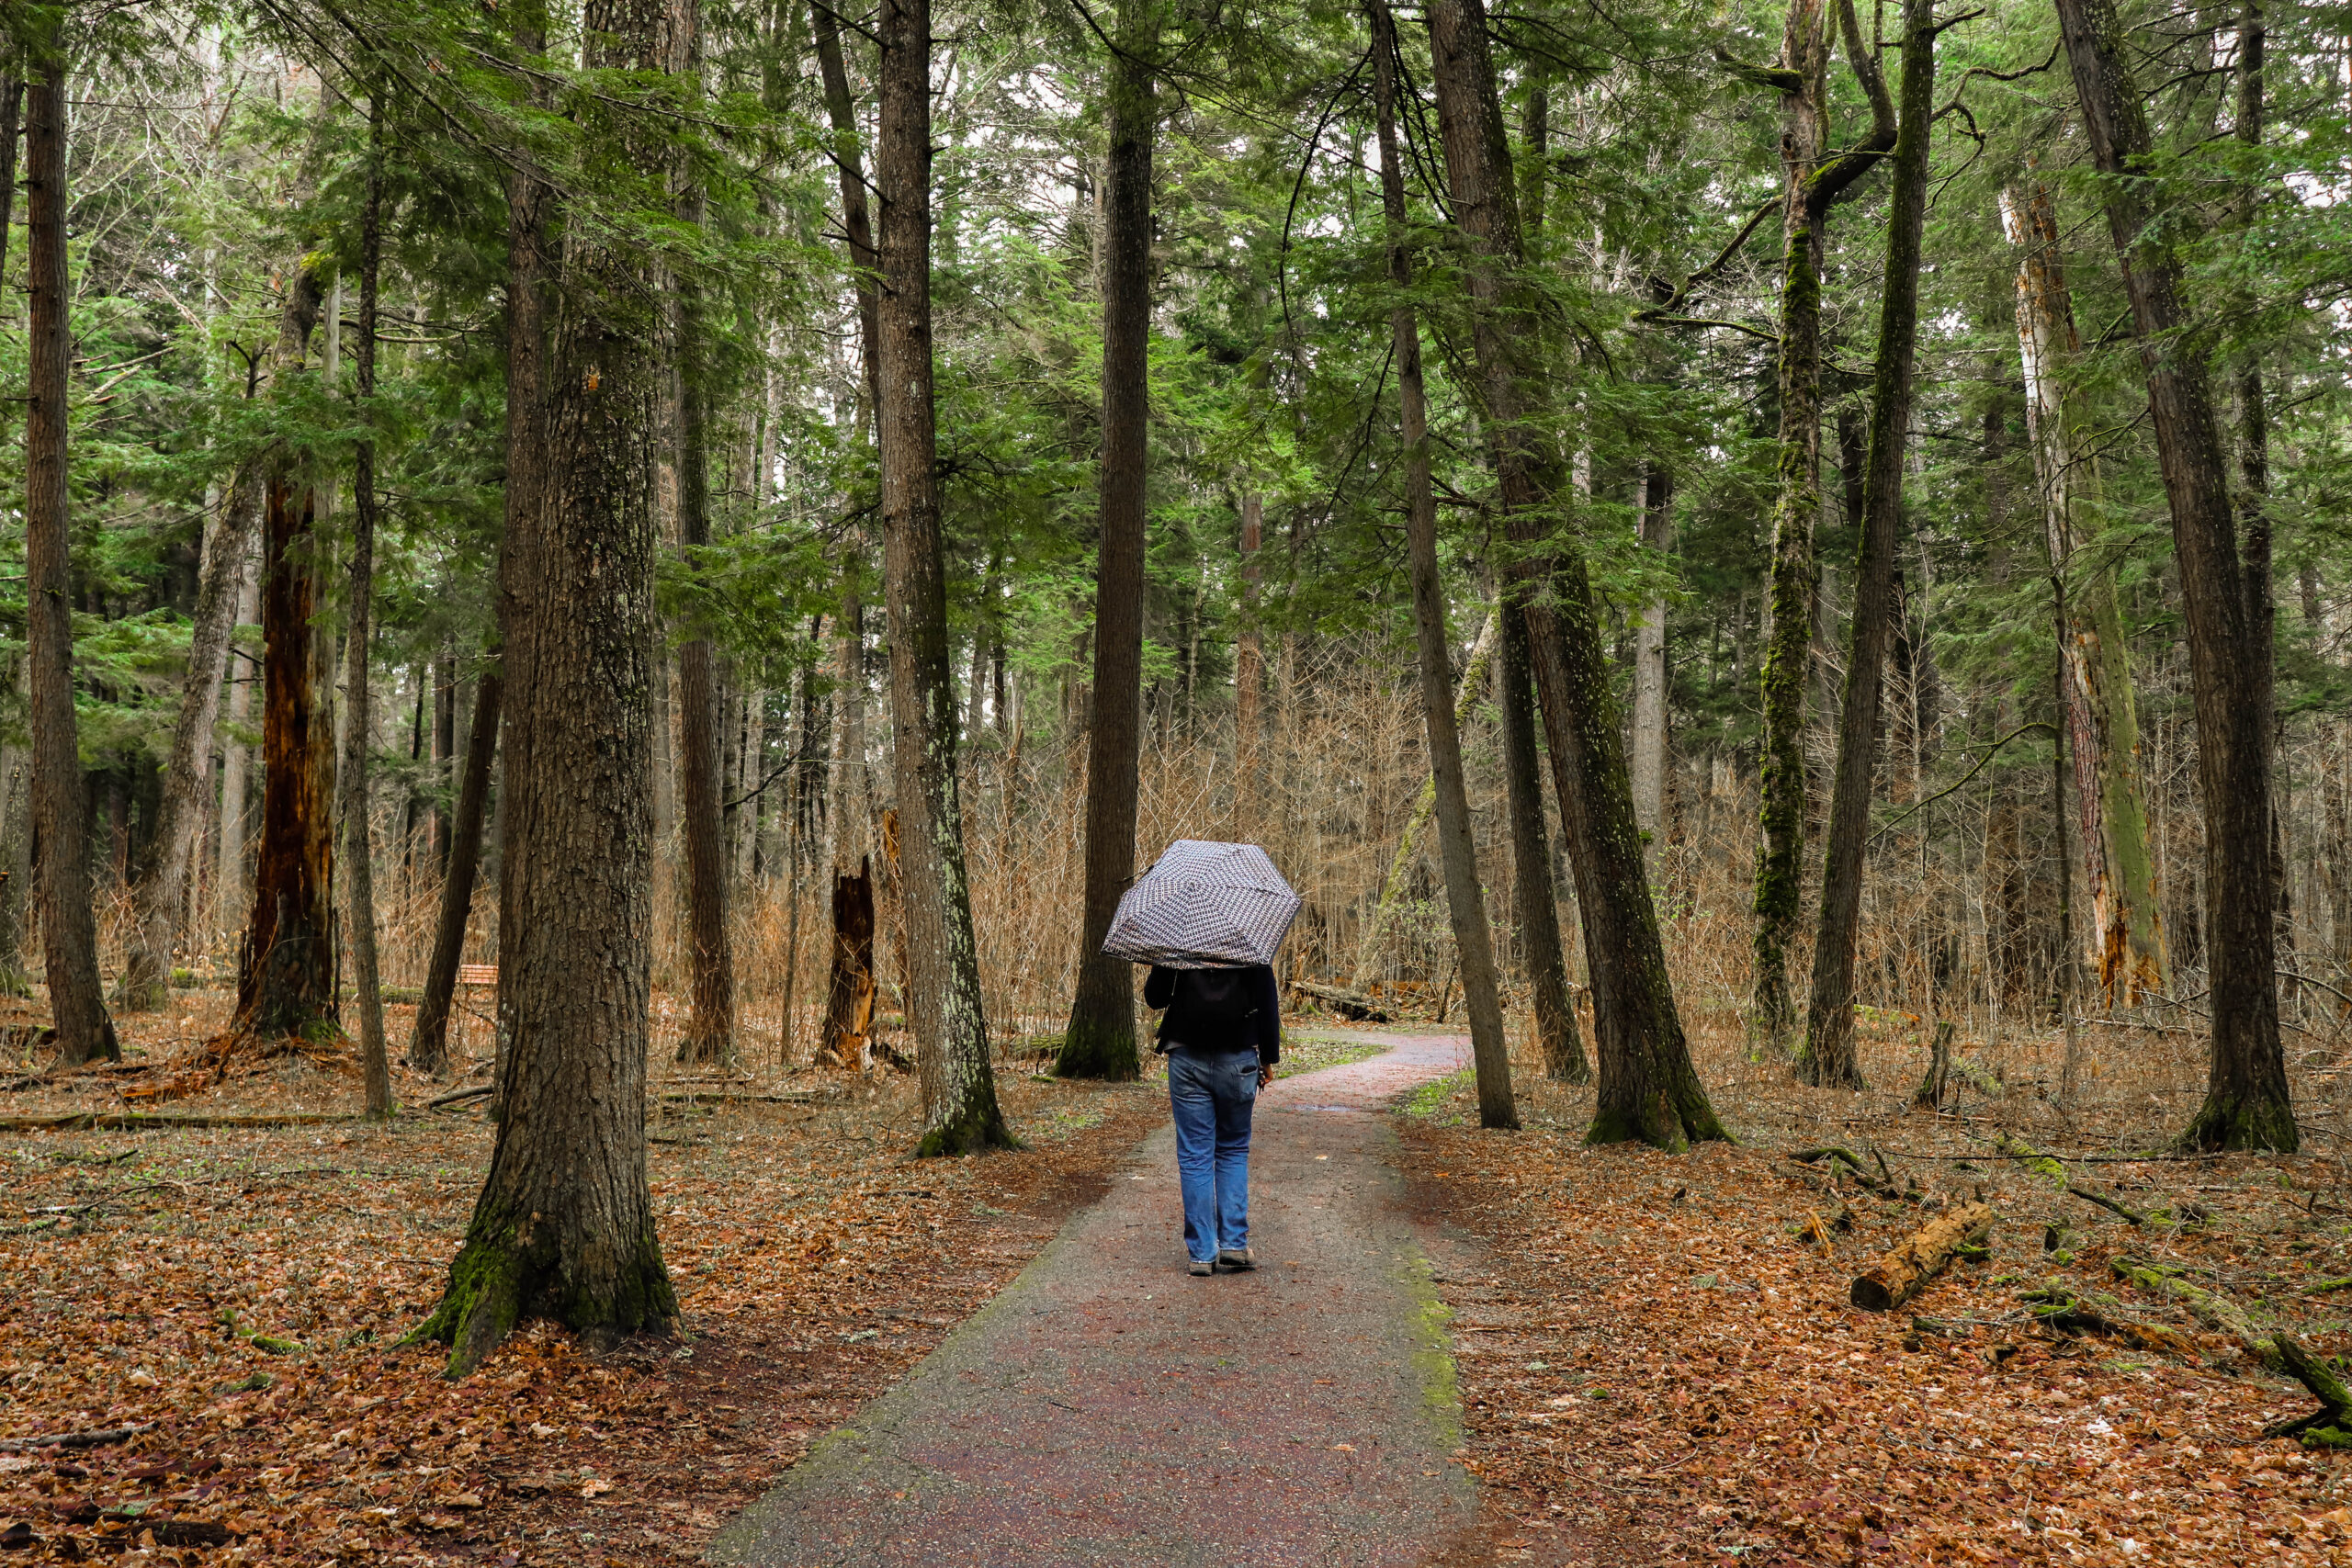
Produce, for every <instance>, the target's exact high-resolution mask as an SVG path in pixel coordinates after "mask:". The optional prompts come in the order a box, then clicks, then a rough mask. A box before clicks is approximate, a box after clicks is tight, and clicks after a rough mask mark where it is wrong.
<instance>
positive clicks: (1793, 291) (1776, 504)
mask: <svg viewBox="0 0 2352 1568" xmlns="http://www.w3.org/2000/svg"><path fill="white" fill-rule="evenodd" d="M1838 20H1839V22H1840V23H1841V24H1842V25H1843V27H1844V29H1845V33H1846V39H1847V47H1848V52H1849V57H1850V60H1851V62H1852V64H1853V67H1854V71H1855V73H1856V74H1857V75H1858V76H1860V77H1861V78H1862V79H1863V81H1864V83H1865V85H1866V86H1869V85H1872V84H1875V82H1876V74H1875V70H1874V68H1873V67H1871V65H1870V63H1869V60H1868V56H1867V55H1865V54H1864V52H1863V51H1862V48H1861V42H1860V28H1859V27H1858V26H1857V25H1856V23H1855V20H1854V15H1853V5H1852V0H1838ZM1781 60H1782V70H1781V80H1780V81H1779V82H1778V83H1777V85H1779V86H1780V88H1781V105H1782V113H1783V117H1784V118H1783V120H1782V130H1781V165H1782V167H1783V168H1784V169H1785V170H1786V171H1787V180H1788V185H1787V188H1786V191H1785V193H1784V195H1783V197H1782V206H1781V245H1782V252H1781V350H1780V362H1779V378H1780V379H1779V390H1780V401H1781V433H1780V445H1779V454H1778V456H1777V457H1776V459H1775V464H1774V468H1775V482H1776V493H1775V499H1774V501H1773V507H1772V569H1771V582H1770V587H1769V589H1768V590H1767V593H1766V609H1767V617H1768V623H1769V624H1768V628H1767V631H1766V634H1765V642H1764V660H1763V675H1762V710H1763V718H1764V735H1763V757H1762V767H1761V770H1760V777H1759V779H1758V801H1759V806H1758V811H1759V813H1760V829H1761V830H1760V833H1759V835H1758V840H1757V850H1756V981H1755V990H1754V999H1753V1003H1752V1007H1751V1011H1750V1017H1749V1023H1750V1027H1751V1028H1752V1029H1754V1031H1755V1032H1757V1033H1758V1035H1760V1036H1761V1037H1762V1038H1764V1039H1765V1040H1767V1041H1769V1042H1770V1043H1774V1044H1776V1045H1777V1044H1780V1043H1784V1042H1786V1041H1787V1039H1788V1038H1789V1036H1790V1035H1791V1033H1792V1032H1794V1029H1795V1025H1796V1008H1795V1002H1794V999H1793V997H1792V992H1791V990H1790V984H1789V949H1790V945H1791V944H1792V942H1794V941H1795V940H1796V934H1797V922H1798V919H1799V916H1800V914H1801V912H1802V909H1803V907H1804V821H1805V782H1806V781H1805V765H1804V692H1805V685H1806V680H1807V676H1808V674H1809V672H1810V670H1811V667H1812V649H1811V640H1812V636H1813V621H1814V608H1815V598H1816V595H1817V593H1818V592H1819V589H1820V566H1819V562H1818V561H1817V559H1816V558H1815V551H1814V538H1813V536H1814V525H1815V522H1816V521H1817V520H1818V519H1819V518H1820V515H1821V263H1822V254H1823V243H1824V236H1825V234H1826V225H1827V223H1828V220H1829V208H1830V205H1831V203H1832V202H1834V201H1835V200H1836V199H1837V198H1838V195H1839V194H1840V193H1842V192H1843V191H1844V190H1845V189H1846V188H1847V187H1848V186H1850V185H1852V184H1853V183H1854V182H1855V181H1856V180H1858V179H1860V178H1861V177H1862V175H1865V174H1867V173H1869V172H1870V170H1871V168H1872V167H1873V166H1875V164H1876V163H1877V161H1878V158H1879V156H1880V154H1882V153H1883V152H1886V151H1887V150H1888V149H1890V148H1892V147H1893V146H1894V113H1893V108H1892V106H1891V105H1889V104H1888V103H1887V101H1886V91H1885V88H1884V87H1883V85H1879V86H1876V87H1875V90H1873V91H1871V93H1870V97H1871V131H1870V134H1869V135H1867V136H1865V137H1864V138H1862V139H1861V141H1860V143H1859V144H1858V145H1856V146H1855V147H1853V148H1852V149H1850V150H1849V151H1847V152H1842V153H1840V154H1838V156H1837V157H1834V158H1826V150H1827V146H1828V141H1827V137H1828V123H1827V116H1828V108H1827V102H1828V69H1829V30H1828V21H1827V14H1826V7H1825V6H1823V5H1822V4H1821V0H1791V4H1790V6H1789V15H1788V22H1787V27H1786V31H1785V33H1784V36H1783V39H1782V44H1781ZM1825 158H1826V161H1825Z"/></svg>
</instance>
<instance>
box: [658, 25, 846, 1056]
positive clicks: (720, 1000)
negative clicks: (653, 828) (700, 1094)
mask: <svg viewBox="0 0 2352 1568" xmlns="http://www.w3.org/2000/svg"><path fill="white" fill-rule="evenodd" d="M821 9H822V7H821V6H820V10H821ZM699 55H700V51H699V49H698V48H694V47H691V46H690V47H689V49H688V51H687V64H688V65H689V66H691V67H692V68H695V69H699ZM705 205H706V203H705V201H704V199H703V197H702V194H701V192H700V190H699V188H696V189H695V190H694V191H693V192H692V193H690V194H689V196H688V197H687V199H686V200H685V201H684V203H683V204H682V206H683V208H684V218H685V220H686V221H687V222H688V223H689V224H692V225H694V226H695V227H700V225H701V223H702V220H703V216H704V208H705ZM672 287H673V290H674V298H675V301H676V303H675V307H674V310H673V321H672V330H673V333H674V334H675V337H674V342H675V344H676V354H677V374H678V405H677V422H676V429H677V437H678V449H677V463H678V544H679V546H680V547H681V548H682V549H683V550H684V553H685V556H686V565H687V570H689V571H692V570H696V568H697V566H698V562H697V559H696V557H695V552H696V551H697V550H700V549H702V548H704V547H707V546H708V545H709V543H710V450H709V448H710V442H709V435H708V427H709V423H710V388H709V385H708V375H709V366H708V364H707V358H706V355H704V353H703V347H704V344H703V336H704V331H705V328H704V323H703V309H702V288H701V285H700V283H699V282H698V281H697V280H696V279H695V276H694V275H693V274H692V272H691V271H683V272H680V273H679V274H678V275H677V276H676V277H675V278H674V279H673V284H672ZM693 630H694V635H693V636H691V637H689V638H688V639H687V640H686V641H685V642H684V643H683V644H682V645H680V647H679V649H678V784H679V789H678V815H679V827H680V829H682V832H681V834H680V836H681V837H682V838H684V840H685V851H686V911H687V912H686V935H687V973H688V977H689V979H688V984H689V988H690V990H691V991H692V993H693V1010H692V1012H691V1013H690V1014H689V1016H688V1018H687V1020H686V1028H685V1032H684V1035H682V1036H681V1037H680V1039H679V1041H678V1053H677V1059H678V1060H679V1061H681V1062H728V1061H732V1060H733V1059H734V1056H735V945H734V941H733V939H732V937H731V935H730V934H729V931H728V929H727V894H728V884H729V881H730V880H731V879H730V877H729V874H728V872H729V866H728V862H729V855H728V853H727V846H726V844H725V842H724V840H723V837H722V835H721V832H720V829H721V826H722V818H723V816H724V812H723V810H722V807H721V796H722V795H723V793H724V792H723V791H722V790H721V788H720V781H719V776H718V737H717V736H716V735H715V734H714V733H713V732H712V721H713V719H714V718H715V717H716V716H717V706H718V691H717V682H715V681H714V680H713V678H712V666H713V662H714V659H715V650H714V649H712V647H711V642H710V638H709V637H707V635H705V628H703V627H700V626H697V627H695V628H693Z"/></svg>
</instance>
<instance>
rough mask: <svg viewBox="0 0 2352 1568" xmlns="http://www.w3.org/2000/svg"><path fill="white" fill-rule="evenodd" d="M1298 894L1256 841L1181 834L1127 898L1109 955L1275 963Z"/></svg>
mask: <svg viewBox="0 0 2352 1568" xmlns="http://www.w3.org/2000/svg"><path fill="white" fill-rule="evenodd" d="M1297 914H1298V895H1297V894H1295V893H1294V892H1292V891H1291V886H1290V884H1289V883H1287V882H1284V881H1283V874H1282V873H1281V872H1279V871H1276V870H1275V869H1274V863H1273V862H1272V860H1271V859H1269V858H1268V857H1267V854H1266V852H1265V851H1263V850H1261V849H1260V848H1259V847H1258V846H1257V845H1255V844H1218V843H1211V842H1208V841H1207V840H1201V839H1179V840H1176V841H1175V842H1174V843H1172V844H1170V845H1169V846H1168V852H1167V853H1165V854H1163V855H1161V856H1160V857H1159V860H1157V861H1155V862H1154V863H1152V867H1151V869H1150V870H1149V871H1147V872H1145V873H1144V874H1143V875H1142V876H1140V877H1138V878H1136V885H1135V886H1132V887H1130V888H1128V889H1127V891H1126V893H1125V896H1124V897H1121V898H1120V900H1119V912H1118V914H1117V915H1115V916H1114V917H1113V918H1112V920H1111V933H1110V935H1108V936H1106V937H1105V938H1103V954H1104V955H1105V956H1106V957H1111V958H1125V959H1127V960H1129V961H1131V962H1133V963H1136V964H1163V965H1165V966H1166V967H1168V968H1170V969H1212V968H1216V967H1218V966H1219V965H1223V964H1271V963H1272V962H1273V960H1274V949H1276V948H1278V947H1280V946H1281V945H1282V944H1283V933H1284V932H1286V931H1289V930H1290V922H1291V920H1292V919H1294V918H1295V916H1296V915H1297Z"/></svg>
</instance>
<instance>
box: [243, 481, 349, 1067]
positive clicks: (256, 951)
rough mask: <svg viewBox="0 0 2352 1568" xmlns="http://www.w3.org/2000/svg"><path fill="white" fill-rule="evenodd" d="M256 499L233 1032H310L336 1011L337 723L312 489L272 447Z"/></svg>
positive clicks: (272, 1035)
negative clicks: (256, 604) (258, 771)
mask: <svg viewBox="0 0 2352 1568" xmlns="http://www.w3.org/2000/svg"><path fill="white" fill-rule="evenodd" d="M266 461H267V463H268V465H269V472H268V475H267V477H266V479H265V480H264V481H263V484H264V489H263V505H262V523H263V526H262V571H263V581H262V612H261V613H262V637H263V644H264V653H263V659H262V800H261V851H260V854H259V856H258V858H257V859H256V861H255V863H254V907H253V915H252V918H251V919H250V921H249V922H248V924H247V925H246V927H245V946H244V952H243V962H242V964H241V965H240V967H239V970H238V975H237V1012H236V1028H237V1030H238V1031H239V1032H241V1033H244V1034H248V1035H252V1036H255V1037H259V1038H263V1039H270V1040H277V1039H284V1038H287V1037H290V1036H302V1037H309V1036H310V1035H311V1034H312V1033H314V1032H316V1031H318V1030H320V1029H321V1028H324V1027H332V1026H333V1023H334V1016H335V995H334V909H333V908H332V906H331V904H330V903H329V894H330V892H331V889H332V887H333V879H334V719H333V716H331V714H330V713H328V712H327V711H326V710H325V709H323V708H322V706H321V705H320V703H319V702H318V693H319V689H320V688H321V687H322V685H327V684H329V683H330V682H331V679H332V677H331V675H330V672H329V670H328V668H327V664H328V658H329V655H328V652H327V644H326V639H324V638H323V637H321V636H319V634H318V630H317V628H316V627H315V626H314V625H313V624H312V623H313V622H314V620H315V619H316V617H317V615H318V613H319V609H320V606H321V603H322V597H323V596H322V593H321V592H320V590H321V586H322V584H321V581H320V567H321V565H322V562H321V561H320V560H319V556H320V555H321V554H322V551H320V550H319V549H318V547H317V546H318V535H317V530H316V527H315V525H316V522H317V514H316V504H317V492H316V491H314V490H313V489H312V488H311V485H310V484H309V483H307V482H306V481H305V480H304V479H302V478H301V477H300V475H299V474H297V473H296V472H295V471H294V466H295V464H296V462H297V461H298V459H296V458H295V457H293V456H292V455H291V454H290V453H287V452H284V451H282V450H281V451H279V452H277V453H275V454H273V455H272V456H271V457H268V458H267V459H266Z"/></svg>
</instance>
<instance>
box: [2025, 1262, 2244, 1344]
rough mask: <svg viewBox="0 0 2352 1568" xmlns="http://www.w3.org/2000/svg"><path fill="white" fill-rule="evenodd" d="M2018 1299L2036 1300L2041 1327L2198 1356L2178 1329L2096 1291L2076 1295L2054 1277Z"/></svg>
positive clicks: (2189, 1339)
mask: <svg viewBox="0 0 2352 1568" xmlns="http://www.w3.org/2000/svg"><path fill="white" fill-rule="evenodd" d="M2018 1300H2019V1301H2022V1302H2029V1303H2035V1305H2036V1311H2035V1312H2034V1314H2033V1315H2034V1316H2035V1317H2037V1318H2039V1319H2040V1320H2041V1324H2042V1326H2044V1327H2046V1328H2052V1329H2056V1330H2057V1331H2058V1332H2059V1333H2062V1334H2102V1335H2105V1336H2107V1337H2109V1338H2111V1339H2120V1340H2122V1341H2123V1342H2124V1343H2125V1344H2127V1345H2130V1346H2131V1347H2132V1348H2134V1349H2139V1350H2159V1351H2162V1352H2164V1353H2165V1354H2166V1355H2170V1356H2180V1357H2184V1358H2186V1359H2188V1360H2191V1361H2195V1360H2199V1359H2201V1358H2200V1357H2199V1355H2198V1354H2197V1342H2196V1341H2195V1340H2194V1339H2192V1338H2190V1337H2188V1335H2186V1334H2183V1333H2182V1332H2181V1331H2180V1330H2178V1329H2177V1328H2173V1327H2169V1326H2167V1325H2164V1324H2161V1323H2150V1322H2147V1321H2146V1320H2145V1319H2143V1318H2141V1317H2138V1316H2135V1315H2134V1314H2132V1313H2131V1312H2130V1311H2129V1310H2128V1309H2127V1308H2125V1306H2124V1305H2123V1303H2120V1302H2119V1301H2116V1300H2114V1299H2113V1298H2112V1297H2109V1296H2101V1295H2097V1294H2083V1295H2077V1294H2075V1292H2072V1291H2069V1290H2067V1289H2066V1288H2065V1287H2064V1285H2063V1284H2061V1283H2060V1282H2059V1281H2058V1280H2056V1279H2054V1278H2053V1279H2052V1280H2051V1281H2050V1283H2049V1284H2047V1285H2045V1286H2042V1287H2041V1289H2039V1290H2032V1291H2022V1292H2018Z"/></svg>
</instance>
